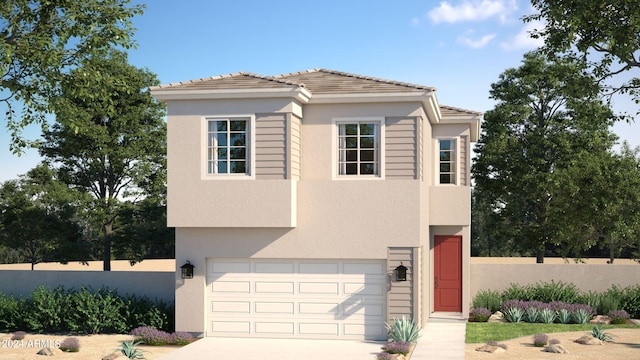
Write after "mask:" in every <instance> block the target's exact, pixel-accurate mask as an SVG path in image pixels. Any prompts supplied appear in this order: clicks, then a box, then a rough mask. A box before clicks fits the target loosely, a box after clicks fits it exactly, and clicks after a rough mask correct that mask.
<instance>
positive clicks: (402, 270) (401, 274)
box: [396, 262, 407, 281]
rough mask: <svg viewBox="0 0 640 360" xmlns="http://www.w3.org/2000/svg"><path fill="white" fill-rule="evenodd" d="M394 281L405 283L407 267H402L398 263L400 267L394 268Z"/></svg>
mask: <svg viewBox="0 0 640 360" xmlns="http://www.w3.org/2000/svg"><path fill="white" fill-rule="evenodd" d="M396 280H397V281H407V267H406V266H404V265H402V262H400V265H399V266H398V267H397V268H396Z"/></svg>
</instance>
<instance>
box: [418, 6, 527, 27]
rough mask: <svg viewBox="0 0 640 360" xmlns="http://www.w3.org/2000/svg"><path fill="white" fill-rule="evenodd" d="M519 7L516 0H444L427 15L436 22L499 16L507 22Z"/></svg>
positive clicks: (479, 19) (474, 19)
mask: <svg viewBox="0 0 640 360" xmlns="http://www.w3.org/2000/svg"><path fill="white" fill-rule="evenodd" d="M517 9H518V6H517V4H516V0H463V1H462V2H461V3H460V4H458V5H451V4H450V3H449V2H448V1H443V2H441V3H440V5H439V6H438V7H437V8H434V9H432V10H431V11H429V13H428V14H427V16H428V17H429V18H430V19H431V21H433V22H434V23H436V24H438V23H442V22H444V23H456V22H462V21H482V20H486V19H489V18H491V17H497V18H499V19H500V21H502V22H505V21H506V20H507V19H508V18H509V15H510V14H511V13H513V12H514V11H515V10H517Z"/></svg>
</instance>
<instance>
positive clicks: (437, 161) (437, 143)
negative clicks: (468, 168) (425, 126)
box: [434, 136, 460, 186]
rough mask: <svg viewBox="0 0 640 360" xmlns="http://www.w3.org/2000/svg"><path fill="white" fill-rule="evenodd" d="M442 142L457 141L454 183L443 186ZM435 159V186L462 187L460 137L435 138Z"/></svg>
mask: <svg viewBox="0 0 640 360" xmlns="http://www.w3.org/2000/svg"><path fill="white" fill-rule="evenodd" d="M442 140H453V141H455V146H454V152H455V153H454V159H455V163H454V170H455V174H454V182H453V183H448V184H443V183H441V182H440V141H442ZM434 150H435V151H434V153H435V155H434V157H435V164H434V168H435V171H434V174H435V179H434V181H435V184H436V185H437V186H459V185H460V137H458V136H442V137H437V138H435V149H434Z"/></svg>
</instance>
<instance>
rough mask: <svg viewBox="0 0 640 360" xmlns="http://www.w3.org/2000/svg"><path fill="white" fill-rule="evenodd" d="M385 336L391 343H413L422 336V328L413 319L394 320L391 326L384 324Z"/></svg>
mask: <svg viewBox="0 0 640 360" xmlns="http://www.w3.org/2000/svg"><path fill="white" fill-rule="evenodd" d="M386 326H387V335H388V336H389V338H390V339H391V340H393V341H408V342H410V343H415V342H416V340H418V338H419V337H420V335H421V334H422V328H421V327H420V326H419V325H418V323H417V322H415V321H414V320H413V319H411V320H409V319H407V318H406V317H404V316H402V319H394V320H393V323H392V324H386Z"/></svg>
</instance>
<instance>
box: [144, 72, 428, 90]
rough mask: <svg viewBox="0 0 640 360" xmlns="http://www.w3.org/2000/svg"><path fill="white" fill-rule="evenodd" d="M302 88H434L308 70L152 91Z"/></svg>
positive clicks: (243, 74)
mask: <svg viewBox="0 0 640 360" xmlns="http://www.w3.org/2000/svg"><path fill="white" fill-rule="evenodd" d="M281 87H305V88H307V89H308V90H309V91H311V92H312V93H316V94H348V93H397V92H416V91H419V92H424V91H435V88H433V87H428V86H423V85H416V84H409V83H404V82H400V81H392V80H384V79H379V78H374V77H368V76H362V75H357V74H350V73H345V72H340V71H334V70H327V69H312V70H306V71H299V72H294V73H289V74H282V75H277V76H264V75H259V74H253V73H249V72H238V73H233V74H227V75H219V76H211V77H208V78H202V79H197V80H190V81H182V82H177V83H172V84H166V85H160V86H156V87H153V89H170V88H173V89H181V90H188V89H199V90H209V89H211V90H225V89H228V90H232V89H233V90H236V89H269V88H281Z"/></svg>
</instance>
